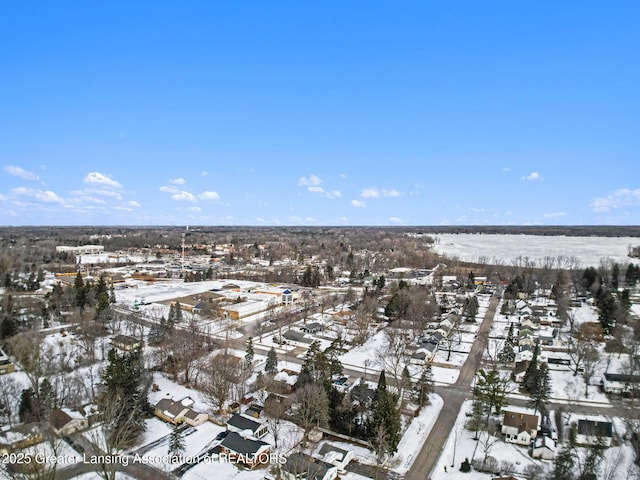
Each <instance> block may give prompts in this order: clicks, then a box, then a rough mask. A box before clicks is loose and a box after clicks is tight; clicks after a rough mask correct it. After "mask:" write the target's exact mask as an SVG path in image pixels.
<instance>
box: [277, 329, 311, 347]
mask: <svg viewBox="0 0 640 480" xmlns="http://www.w3.org/2000/svg"><path fill="white" fill-rule="evenodd" d="M282 337H283V338H284V339H285V340H286V341H287V343H289V344H291V345H295V346H297V347H308V346H309V345H311V344H312V343H313V339H312V338H309V337H307V335H306V334H305V333H302V332H299V331H297V330H287V331H286V332H284V333H283V334H282Z"/></svg>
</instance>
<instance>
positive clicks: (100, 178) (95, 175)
mask: <svg viewBox="0 0 640 480" xmlns="http://www.w3.org/2000/svg"><path fill="white" fill-rule="evenodd" d="M83 181H84V183H87V184H89V185H102V186H104V187H108V188H122V185H121V184H119V183H118V182H116V181H115V180H112V179H111V178H109V177H107V176H106V175H103V174H102V173H99V172H90V173H89V174H88V175H87V176H86V177H85V178H84V180H83Z"/></svg>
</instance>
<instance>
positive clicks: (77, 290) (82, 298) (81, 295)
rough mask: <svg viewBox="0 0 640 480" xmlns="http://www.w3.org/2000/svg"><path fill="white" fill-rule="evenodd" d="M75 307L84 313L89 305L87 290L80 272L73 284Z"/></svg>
mask: <svg viewBox="0 0 640 480" xmlns="http://www.w3.org/2000/svg"><path fill="white" fill-rule="evenodd" d="M73 291H74V298H75V301H74V302H75V303H74V304H75V306H76V307H79V308H80V311H81V312H83V311H84V307H85V306H86V304H87V288H86V286H85V284H84V280H82V274H81V273H80V272H78V273H77V274H76V280H75V282H74V284H73Z"/></svg>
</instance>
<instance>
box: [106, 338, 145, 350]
mask: <svg viewBox="0 0 640 480" xmlns="http://www.w3.org/2000/svg"><path fill="white" fill-rule="evenodd" d="M111 346H112V347H114V348H117V349H118V350H122V351H123V352H131V351H132V350H135V349H137V348H141V347H142V341H141V340H140V339H138V338H135V337H130V336H129V335H116V336H115V337H113V338H112V339H111Z"/></svg>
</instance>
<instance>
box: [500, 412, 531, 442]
mask: <svg viewBox="0 0 640 480" xmlns="http://www.w3.org/2000/svg"><path fill="white" fill-rule="evenodd" d="M539 427H540V418H539V416H538V415H532V414H529V413H524V412H521V411H515V410H505V412H504V418H503V420H502V430H501V433H502V434H503V435H504V436H505V441H506V442H509V443H517V444H518V445H527V446H528V445H530V444H531V441H532V440H533V439H535V438H536V436H537V435H538V429H539Z"/></svg>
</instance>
